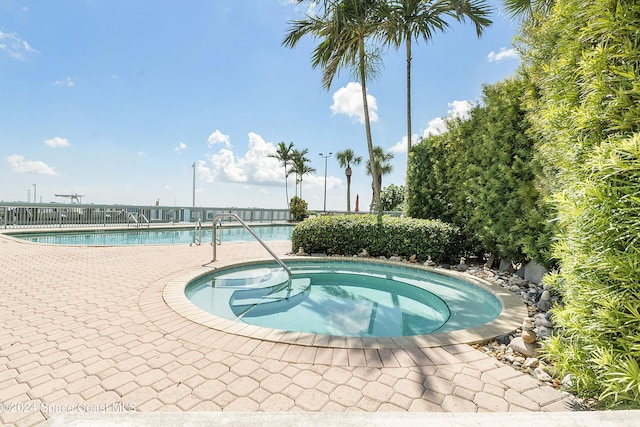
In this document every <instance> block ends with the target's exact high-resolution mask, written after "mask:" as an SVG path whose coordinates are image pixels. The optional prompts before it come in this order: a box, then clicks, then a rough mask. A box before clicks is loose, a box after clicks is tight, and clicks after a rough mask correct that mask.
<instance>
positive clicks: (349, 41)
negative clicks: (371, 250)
mask: <svg viewBox="0 0 640 427" xmlns="http://www.w3.org/2000/svg"><path fill="white" fill-rule="evenodd" d="M304 1H305V0H298V3H303V2H304ZM309 1H311V0H309ZM384 3H385V2H383V1H381V0H322V1H320V2H319V4H320V6H321V7H320V13H319V14H318V15H314V16H311V15H307V17H306V19H302V20H296V21H292V22H291V27H290V28H289V31H288V33H287V35H286V37H285V39H284V40H283V42H282V44H283V45H284V46H286V47H290V48H294V47H295V46H296V45H297V43H298V42H299V41H300V40H301V39H302V37H304V36H306V35H312V36H314V37H317V38H319V39H320V44H319V45H318V46H317V47H316V48H315V49H314V51H313V54H312V57H311V66H312V67H313V68H316V67H321V68H322V85H323V87H324V88H326V89H329V88H330V87H331V82H332V81H333V78H334V77H335V76H336V74H337V73H338V71H339V70H340V69H341V68H343V67H350V68H351V69H352V70H354V71H355V73H354V74H355V75H356V76H357V78H358V79H359V80H360V86H361V88H362V104H363V109H364V121H365V132H366V137H367V148H368V151H369V164H370V167H371V169H372V172H373V173H374V174H375V175H376V176H377V175H378V171H377V169H376V165H375V162H374V153H373V141H372V138H371V121H370V118H369V105H368V100H367V78H368V77H371V76H373V75H375V73H376V71H377V68H376V66H375V64H374V62H375V61H374V60H375V58H376V55H375V53H376V52H374V51H373V50H372V49H371V46H370V45H368V44H366V42H367V41H369V40H370V39H371V38H375V37H377V36H379V22H378V20H379V19H378V16H379V12H378V9H379V8H380V7H382V5H383V4H384ZM374 182H375V187H374V200H375V206H376V208H377V210H378V211H379V212H381V210H382V202H381V199H380V188H378V184H377V180H374Z"/></svg>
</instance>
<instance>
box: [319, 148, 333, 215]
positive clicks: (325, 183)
mask: <svg viewBox="0 0 640 427" xmlns="http://www.w3.org/2000/svg"><path fill="white" fill-rule="evenodd" d="M332 154H333V153H329V154H327V155H326V156H325V155H323V154H322V153H320V157H322V158H324V213H327V159H328V158H329V157H331V155H332Z"/></svg>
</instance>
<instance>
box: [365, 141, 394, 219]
mask: <svg viewBox="0 0 640 427" xmlns="http://www.w3.org/2000/svg"><path fill="white" fill-rule="evenodd" d="M373 154H374V159H375V165H376V170H377V171H378V174H377V175H374V174H372V173H371V167H369V164H367V166H366V170H367V175H369V176H371V177H372V178H371V180H372V182H371V188H372V189H374V188H375V184H376V183H377V184H378V188H382V175H386V174H389V173H391V172H392V171H393V166H392V165H391V159H393V153H392V152H388V153H385V152H384V150H383V149H382V147H380V146H378V147H375V148H374V149H373ZM376 177H377V178H376ZM373 191H375V190H373ZM373 202H374V201H373V199H372V200H371V206H370V207H369V209H370V210H373V204H374V203H373ZM379 213H382V210H380V211H379Z"/></svg>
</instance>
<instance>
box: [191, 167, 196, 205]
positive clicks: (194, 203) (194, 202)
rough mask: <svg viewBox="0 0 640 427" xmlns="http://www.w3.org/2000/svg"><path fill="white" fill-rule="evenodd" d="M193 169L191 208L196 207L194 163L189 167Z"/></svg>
mask: <svg viewBox="0 0 640 427" xmlns="http://www.w3.org/2000/svg"><path fill="white" fill-rule="evenodd" d="M191 167H192V168H193V207H194V208H195V207H196V162H193V165H191Z"/></svg>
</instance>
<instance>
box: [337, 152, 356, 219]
mask: <svg viewBox="0 0 640 427" xmlns="http://www.w3.org/2000/svg"><path fill="white" fill-rule="evenodd" d="M336 159H338V163H339V164H340V167H341V168H346V169H345V171H344V174H345V175H346V177H347V212H351V174H352V171H351V163H353V164H354V165H359V164H360V162H361V161H362V157H360V156H356V154H355V153H354V152H353V150H352V149H351V148H347V149H346V150H344V151H340V152H339V153H336Z"/></svg>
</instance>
